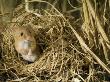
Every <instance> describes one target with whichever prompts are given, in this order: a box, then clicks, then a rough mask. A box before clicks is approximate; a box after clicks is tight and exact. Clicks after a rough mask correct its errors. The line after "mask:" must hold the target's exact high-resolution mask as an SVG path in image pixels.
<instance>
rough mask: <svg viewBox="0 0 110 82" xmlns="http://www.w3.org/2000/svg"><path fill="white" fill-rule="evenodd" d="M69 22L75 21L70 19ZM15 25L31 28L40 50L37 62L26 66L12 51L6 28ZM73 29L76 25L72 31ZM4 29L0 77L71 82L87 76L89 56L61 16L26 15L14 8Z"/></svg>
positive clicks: (26, 13)
mask: <svg viewBox="0 0 110 82" xmlns="http://www.w3.org/2000/svg"><path fill="white" fill-rule="evenodd" d="M55 15H56V14H55ZM68 20H69V19H68ZM71 20H73V22H75V21H74V19H71ZM16 24H20V25H27V24H29V25H30V26H31V27H32V28H33V29H34V31H35V33H36V37H37V39H38V40H39V45H40V46H41V48H42V50H43V52H42V56H41V57H40V59H39V60H38V61H36V62H34V63H31V64H28V63H27V62H26V61H24V60H23V59H22V58H21V57H20V54H18V53H17V52H16V50H15V48H14V39H13V37H12V33H11V32H10V28H11V27H14V26H16ZM74 27H75V25H74ZM77 27H78V26H77V25H76V27H75V28H77ZM6 29H7V30H6V31H4V32H3V33H2V35H3V42H2V43H1V49H2V54H1V57H2V58H1V60H0V61H1V62H2V63H1V65H0V69H1V70H2V69H3V71H2V73H1V74H3V73H4V72H6V71H7V73H8V74H9V75H10V76H9V77H8V78H9V79H11V80H12V79H14V80H15V79H16V80H18V81H20V80H23V81H27V82H29V81H30V82H33V81H41V80H45V81H46V80H47V81H72V80H73V79H74V78H76V77H77V78H78V79H80V80H82V81H83V80H84V79H83V78H85V77H87V76H88V75H87V74H89V71H88V70H89V63H90V61H89V59H90V60H91V59H92V57H90V55H89V54H88V53H83V51H82V49H81V46H80V45H79V43H78V41H77V39H76V37H75V35H74V34H73V33H72V31H71V30H70V29H69V26H68V24H67V21H65V20H64V18H62V17H61V16H49V15H48V16H46V15H44V16H41V17H37V16H36V15H34V14H32V13H28V12H26V11H25V10H24V8H23V6H22V5H20V6H18V8H17V9H15V16H14V18H13V20H12V23H11V24H10V25H9V27H8V28H6ZM87 58H88V59H87ZM20 78H21V79H20Z"/></svg>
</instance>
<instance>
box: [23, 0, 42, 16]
mask: <svg viewBox="0 0 110 82" xmlns="http://www.w3.org/2000/svg"><path fill="white" fill-rule="evenodd" d="M25 10H26V11H27V12H29V13H33V14H35V15H37V16H38V17H40V16H41V15H40V14H38V13H34V11H33V10H30V9H29V0H25Z"/></svg>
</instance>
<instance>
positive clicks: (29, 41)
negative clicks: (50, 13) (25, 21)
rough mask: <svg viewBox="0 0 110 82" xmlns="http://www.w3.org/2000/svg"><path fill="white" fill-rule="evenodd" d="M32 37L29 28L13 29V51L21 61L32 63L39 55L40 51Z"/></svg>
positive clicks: (31, 31) (32, 34) (17, 27)
mask: <svg viewBox="0 0 110 82" xmlns="http://www.w3.org/2000/svg"><path fill="white" fill-rule="evenodd" d="M34 36H35V34H34V31H33V30H32V28H31V27H30V26H16V27H14V28H13V37H14V40H15V49H16V51H17V52H18V53H20V54H21V56H22V58H23V59H25V60H27V61H29V62H34V61H35V60H37V59H38V58H39V55H40V49H39V46H38V44H37V41H36V39H35V37H34Z"/></svg>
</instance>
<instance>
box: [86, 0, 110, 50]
mask: <svg viewBox="0 0 110 82" xmlns="http://www.w3.org/2000/svg"><path fill="white" fill-rule="evenodd" d="M85 1H86V3H87V6H88V9H89V10H90V12H91V14H92V16H93V18H94V19H95V21H96V24H97V29H98V31H99V33H100V34H101V35H102V37H103V39H104V40H105V41H106V42H107V43H106V44H107V47H108V48H109V49H110V45H109V44H108V43H109V39H108V37H107V35H106V33H105V32H104V30H103V27H102V25H101V22H100V20H99V18H98V16H97V15H96V13H95V11H94V9H93V7H92V4H91V2H90V0H85Z"/></svg>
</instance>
